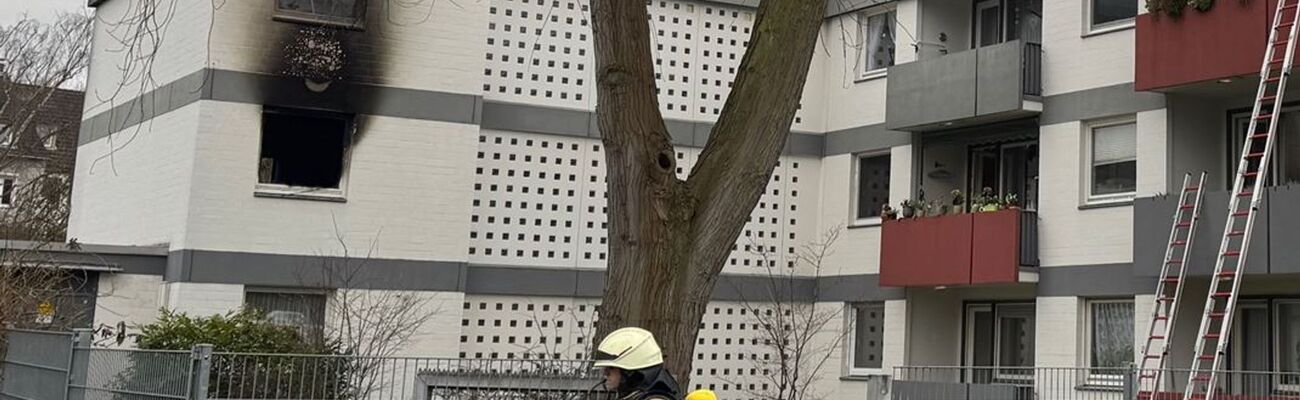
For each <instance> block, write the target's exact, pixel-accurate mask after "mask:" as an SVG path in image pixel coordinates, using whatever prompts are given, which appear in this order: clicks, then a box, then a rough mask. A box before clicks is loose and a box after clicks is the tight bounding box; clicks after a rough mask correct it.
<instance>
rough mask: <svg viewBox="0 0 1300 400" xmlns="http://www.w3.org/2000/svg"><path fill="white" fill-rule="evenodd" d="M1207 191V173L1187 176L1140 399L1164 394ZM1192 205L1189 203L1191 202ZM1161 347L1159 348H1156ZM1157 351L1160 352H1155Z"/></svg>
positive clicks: (1159, 287) (1140, 381) (1163, 268)
mask: <svg viewBox="0 0 1300 400" xmlns="http://www.w3.org/2000/svg"><path fill="white" fill-rule="evenodd" d="M1204 187H1205V173H1204V172H1201V178H1200V180H1197V181H1195V182H1193V181H1192V174H1191V173H1188V174H1186V175H1183V191H1182V193H1180V194H1179V195H1178V207H1177V208H1176V209H1175V210H1174V223H1173V228H1171V229H1170V230H1169V242H1168V244H1167V245H1166V246H1165V258H1164V261H1163V264H1161V267H1160V281H1159V282H1158V283H1157V284H1156V298H1155V307H1154V308H1155V310H1154V311H1153V312H1152V313H1151V325H1150V327H1149V330H1148V332H1147V342H1146V345H1145V346H1144V347H1143V348H1142V354H1143V355H1142V359H1141V361H1140V362H1139V364H1138V366H1139V367H1140V368H1141V369H1140V371H1139V373H1138V374H1139V375H1138V399H1139V400H1150V399H1152V398H1154V397H1153V396H1154V394H1155V393H1157V392H1159V391H1160V378H1161V376H1162V375H1163V372H1164V369H1165V364H1166V363H1167V362H1168V356H1169V342H1170V335H1172V334H1173V330H1174V321H1175V317H1177V315H1178V301H1179V299H1181V298H1182V294H1183V287H1184V286H1185V285H1183V277H1184V276H1185V274H1186V272H1187V260H1188V256H1189V255H1190V254H1189V253H1191V249H1192V239H1194V238H1195V237H1196V222H1197V221H1199V220H1200V219H1201V199H1202V198H1204V196H1203V193H1205V191H1204V190H1202V189H1203V188H1204ZM1189 197H1190V198H1191V202H1188V198H1189ZM1157 343H1159V347H1157V346H1156V344H1157ZM1153 349H1159V350H1158V351H1156V352H1152V350H1153Z"/></svg>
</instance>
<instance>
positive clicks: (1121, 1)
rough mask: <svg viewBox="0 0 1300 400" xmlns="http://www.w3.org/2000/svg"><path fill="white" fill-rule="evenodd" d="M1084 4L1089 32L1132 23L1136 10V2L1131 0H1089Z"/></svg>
mask: <svg viewBox="0 0 1300 400" xmlns="http://www.w3.org/2000/svg"><path fill="white" fill-rule="evenodd" d="M1085 4H1087V5H1088V7H1087V11H1086V12H1087V17H1088V25H1087V26H1088V29H1089V31H1091V32H1096V31H1102V30H1106V29H1107V28H1118V27H1127V26H1129V25H1132V24H1133V17H1136V16H1137V11H1138V4H1137V2H1136V1H1133V0H1089V1H1087V2H1085Z"/></svg>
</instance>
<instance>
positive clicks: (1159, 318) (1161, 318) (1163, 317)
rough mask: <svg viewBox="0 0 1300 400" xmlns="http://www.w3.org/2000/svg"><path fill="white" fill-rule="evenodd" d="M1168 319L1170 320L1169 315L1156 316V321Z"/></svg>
mask: <svg viewBox="0 0 1300 400" xmlns="http://www.w3.org/2000/svg"><path fill="white" fill-rule="evenodd" d="M1166 320H1169V317H1167V316H1159V317H1156V321H1166Z"/></svg>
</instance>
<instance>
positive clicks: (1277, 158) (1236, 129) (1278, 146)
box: [1224, 106, 1300, 187]
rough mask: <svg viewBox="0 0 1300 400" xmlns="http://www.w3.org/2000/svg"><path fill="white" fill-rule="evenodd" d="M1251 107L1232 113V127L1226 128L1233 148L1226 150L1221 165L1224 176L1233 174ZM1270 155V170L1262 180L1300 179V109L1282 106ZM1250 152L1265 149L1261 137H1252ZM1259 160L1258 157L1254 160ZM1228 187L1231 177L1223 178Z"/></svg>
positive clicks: (1273, 182)
mask: <svg viewBox="0 0 1300 400" xmlns="http://www.w3.org/2000/svg"><path fill="white" fill-rule="evenodd" d="M1250 120H1251V118H1250V110H1245V111H1242V112H1240V113H1236V114H1233V116H1232V121H1233V124H1232V126H1233V129H1232V130H1231V131H1229V133H1230V135H1231V136H1230V137H1229V138H1228V143H1230V144H1231V147H1232V150H1231V152H1230V153H1228V157H1227V162H1226V163H1225V165H1224V167H1225V168H1224V171H1225V173H1227V174H1228V175H1227V176H1235V175H1236V173H1237V164H1238V162H1239V161H1238V160H1240V157H1241V155H1242V148H1241V147H1242V141H1243V140H1244V139H1245V138H1246V132H1247V130H1248V129H1249V128H1250ZM1263 127H1264V124H1260V126H1259V127H1257V128H1258V129H1262V128H1263ZM1274 141H1275V142H1276V143H1274V144H1273V158H1271V159H1270V161H1269V172H1268V177H1267V178H1266V179H1267V180H1266V181H1265V184H1266V185H1267V186H1274V185H1290V184H1296V183H1298V182H1300V109H1298V108H1296V107H1294V106H1293V107H1284V108H1283V109H1282V114H1281V115H1279V118H1278V124H1277V132H1276V136H1274ZM1251 142H1252V146H1251V148H1250V150H1249V151H1250V152H1252V153H1255V152H1261V151H1264V141H1262V140H1254V141H1251ZM1256 162H1258V161H1256ZM1225 183H1226V185H1228V187H1231V185H1232V180H1231V179H1229V180H1227V182H1225Z"/></svg>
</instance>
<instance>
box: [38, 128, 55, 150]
mask: <svg viewBox="0 0 1300 400" xmlns="http://www.w3.org/2000/svg"><path fill="white" fill-rule="evenodd" d="M36 135H37V137H39V138H41V143H42V144H44V145H45V149H46V150H57V149H58V148H59V127H58V126H55V125H37V126H36Z"/></svg>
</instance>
